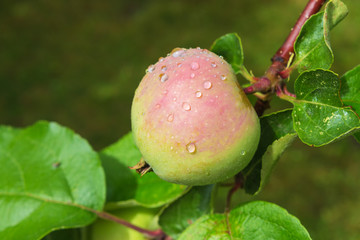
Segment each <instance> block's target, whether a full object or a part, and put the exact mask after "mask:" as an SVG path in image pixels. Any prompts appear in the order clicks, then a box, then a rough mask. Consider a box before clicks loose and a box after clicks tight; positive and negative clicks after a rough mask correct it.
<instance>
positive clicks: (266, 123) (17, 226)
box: [0, 0, 360, 239]
mask: <svg viewBox="0 0 360 240" xmlns="http://www.w3.org/2000/svg"><path fill="white" fill-rule="evenodd" d="M346 14H347V8H346V6H345V5H344V4H343V3H342V2H341V1H339V0H333V1H330V2H329V3H328V4H327V5H326V6H325V10H324V11H323V12H320V13H318V14H315V15H313V16H312V17H310V18H309V20H308V21H307V22H306V24H305V25H304V26H303V28H302V30H301V32H300V35H299V37H298V38H297V41H296V42H295V45H294V50H295V56H296V57H295V59H294V61H293V63H292V65H290V66H288V69H291V70H293V69H297V70H298V71H299V72H300V75H299V76H298V77H297V78H296V80H295V81H294V91H295V95H296V97H291V96H288V95H279V97H280V98H282V99H283V100H286V101H289V102H291V103H292V104H293V106H294V107H293V108H292V109H285V110H281V111H278V112H275V113H272V114H269V115H265V116H263V117H261V119H260V122H261V128H262V130H261V136H262V138H261V141H260V144H259V146H258V150H257V152H256V153H255V156H254V157H253V159H252V161H251V162H250V164H249V165H248V166H247V167H246V168H245V169H244V170H243V171H242V172H241V174H242V176H243V178H244V179H243V180H244V189H245V191H246V192H247V193H249V194H257V193H259V192H260V191H261V190H262V189H263V188H264V186H265V185H266V183H267V182H268V180H269V178H270V175H271V173H272V170H273V168H274V166H275V165H276V163H277V161H278V159H279V157H280V155H281V154H282V153H283V152H284V151H285V150H286V148H287V147H288V146H289V145H290V144H291V143H292V142H293V141H294V139H296V138H297V136H298V137H299V139H300V140H301V141H302V142H303V143H305V144H308V145H310V146H317V147H320V146H324V145H327V144H329V143H331V142H333V141H338V140H340V139H343V138H345V137H348V136H354V137H355V138H356V139H358V140H360V133H359V130H360V119H359V114H360V99H359V96H360V92H359V91H360V67H359V66H357V67H355V68H354V69H352V70H350V71H348V72H347V73H345V74H344V75H343V77H341V78H339V77H338V75H337V74H336V73H334V72H332V71H330V70H329V68H330V67H331V64H332V62H333V58H334V57H333V52H332V50H331V47H330V42H329V31H330V30H331V29H332V28H333V27H334V26H335V25H337V24H338V23H339V22H340V21H341V20H342V19H343V18H344V17H345V16H346ZM211 49H212V51H214V52H215V53H217V54H219V55H222V56H223V57H224V58H225V60H227V61H228V62H229V63H230V64H231V65H232V67H233V69H234V71H235V72H236V73H241V74H242V75H243V76H245V77H246V78H248V77H249V76H250V75H249V73H248V72H247V70H246V68H245V67H244V65H243V64H244V54H243V49H242V44H241V40H240V37H239V36H238V35H237V34H234V33H232V34H227V35H224V36H222V37H220V38H219V39H217V40H216V41H215V42H214V44H213V45H212V48H211ZM250 77H251V76H250ZM140 158H141V154H140V152H139V150H138V149H137V147H136V146H135V143H134V141H133V139H132V135H131V133H129V134H127V135H125V136H124V137H123V138H121V139H120V140H119V141H118V142H116V143H114V144H113V145H111V146H108V147H106V148H105V149H103V150H102V151H99V152H95V151H94V150H93V149H92V148H91V146H90V145H89V144H88V143H87V141H86V140H84V139H83V138H81V137H80V136H79V135H77V134H75V133H74V132H72V131H71V130H69V129H67V128H65V127H62V126H60V125H58V124H57V123H53V122H44V121H42V122H38V123H36V124H34V125H32V126H30V127H28V128H24V129H19V128H13V127H9V126H1V127H0V164H1V166H2V168H1V169H0V183H2V184H1V185H0V203H1V204H0V215H1V216H2V219H3V220H2V221H0V238H1V239H40V238H42V237H44V236H45V235H46V234H48V233H50V232H52V231H54V230H57V229H64V228H76V227H84V226H94V225H91V224H92V223H93V222H94V221H95V219H96V216H97V215H98V216H100V215H101V214H99V213H101V212H102V211H103V210H116V211H120V212H121V211H122V209H127V210H128V209H129V208H130V207H136V208H135V210H134V211H135V212H137V211H139V212H140V211H143V210H144V209H147V210H149V209H150V210H149V211H148V212H147V218H148V219H155V220H154V221H155V222H156V223H155V224H154V225H156V226H157V224H158V225H159V226H160V227H161V228H162V230H163V231H164V232H165V233H166V234H167V235H169V236H171V237H173V238H174V239H177V238H178V239H204V238H206V239H208V238H213V239H233V238H241V239H268V238H269V236H271V237H272V238H275V239H310V236H309V234H308V232H307V231H306V229H305V228H304V227H303V226H302V225H301V223H300V221H299V220H298V219H297V218H296V217H294V216H292V215H291V214H289V213H288V212H287V211H286V210H284V209H283V208H281V207H279V206H277V205H275V204H272V203H269V202H264V201H253V202H248V203H242V204H240V205H238V206H237V207H235V208H234V209H232V210H231V211H225V213H214V212H213V201H212V198H213V196H214V195H215V194H216V189H217V188H218V187H221V186H220V185H218V186H214V185H209V186H202V187H193V188H191V189H190V188H189V187H186V186H181V185H176V184H170V183H168V182H165V181H163V180H161V179H160V178H158V177H157V176H156V175H155V174H154V173H148V174H146V175H145V176H143V177H140V176H139V175H137V174H136V173H135V172H134V171H133V170H130V169H129V168H128V166H133V165H135V164H136V162H137V161H138V160H139V159H140ZM127 210H124V211H127ZM129 219H131V218H130V217H129ZM129 221H131V220H129ZM70 231H71V230H70ZM59 233H60V234H59ZM61 233H64V234H65V233H69V230H67V231H66V230H64V231H60V232H59V231H58V232H54V233H52V234H50V235H48V236H47V237H46V238H47V239H53V238H55V239H56V236H58V235H59V236H61ZM97 234H99V235H100V236H101V232H100V233H97ZM65 235H66V234H65ZM78 235H81V234H78V233H76V234H73V235H72V236H73V237H74V239H78V237H80V236H78Z"/></svg>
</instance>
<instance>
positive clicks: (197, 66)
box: [191, 62, 200, 70]
mask: <svg viewBox="0 0 360 240" xmlns="http://www.w3.org/2000/svg"><path fill="white" fill-rule="evenodd" d="M199 68H200V65H199V63H197V62H192V63H191V69H192V70H197V69H199Z"/></svg>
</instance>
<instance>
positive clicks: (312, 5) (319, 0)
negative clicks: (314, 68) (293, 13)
mask: <svg viewBox="0 0 360 240" xmlns="http://www.w3.org/2000/svg"><path fill="white" fill-rule="evenodd" d="M325 2H326V0H310V1H309V2H308V4H307V5H306V7H305V9H304V11H303V12H302V13H301V15H300V17H299V18H298V20H297V22H296V23H295V25H294V27H293V28H291V32H290V33H289V36H288V37H287V38H286V40H285V42H284V43H283V45H282V46H281V47H280V48H279V50H277V52H276V53H275V55H274V56H273V57H272V61H273V62H277V61H279V62H281V63H283V64H285V65H284V67H286V64H287V62H288V60H289V58H290V56H291V54H292V53H293V52H294V43H295V40H296V38H297V36H298V35H299V33H300V30H301V28H302V26H303V25H304V23H305V22H306V20H308V18H309V17H310V16H311V15H313V14H315V13H317V12H318V11H319V10H320V8H321V7H322V5H323V4H324V3H325Z"/></svg>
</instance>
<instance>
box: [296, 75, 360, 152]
mask: <svg viewBox="0 0 360 240" xmlns="http://www.w3.org/2000/svg"><path fill="white" fill-rule="evenodd" d="M339 91H340V81H339V78H338V76H337V75H336V74H334V73H333V72H331V71H327V70H320V69H319V70H312V71H307V72H303V73H302V74H301V75H300V76H299V77H298V78H297V79H296V81H295V94H296V96H297V97H296V99H293V100H291V102H292V103H293V104H294V110H293V120H294V129H295V131H296V132H297V133H298V135H299V138H300V139H301V140H302V141H303V142H304V143H306V144H308V145H313V146H322V145H325V144H328V143H330V142H332V141H334V140H336V139H338V138H340V137H343V136H346V135H347V134H352V133H354V131H356V130H358V129H359V128H360V119H359V117H358V116H357V115H356V113H355V112H354V111H352V110H351V109H350V108H348V107H343V104H342V102H341V100H340V98H339Z"/></svg>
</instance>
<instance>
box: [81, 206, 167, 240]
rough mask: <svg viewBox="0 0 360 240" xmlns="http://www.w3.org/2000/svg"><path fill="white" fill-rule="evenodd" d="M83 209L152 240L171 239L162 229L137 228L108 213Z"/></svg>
mask: <svg viewBox="0 0 360 240" xmlns="http://www.w3.org/2000/svg"><path fill="white" fill-rule="evenodd" d="M81 208H82V209H84V210H87V211H89V212H92V213H95V214H96V215H97V216H98V217H99V218H102V219H105V220H109V221H112V222H116V223H119V224H121V225H123V226H125V227H128V228H130V229H133V230H135V231H137V232H139V233H141V234H143V235H144V236H145V237H147V238H151V239H156V240H163V239H169V238H167V235H166V234H165V233H164V232H163V231H162V230H161V229H157V230H154V231H151V230H147V229H144V228H141V227H138V226H135V225H133V224H131V223H129V222H128V221H126V220H124V219H121V218H118V217H117V216H114V215H112V214H110V213H107V212H101V211H97V210H94V209H91V208H88V207H84V206H81Z"/></svg>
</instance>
